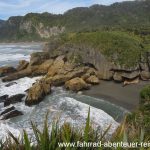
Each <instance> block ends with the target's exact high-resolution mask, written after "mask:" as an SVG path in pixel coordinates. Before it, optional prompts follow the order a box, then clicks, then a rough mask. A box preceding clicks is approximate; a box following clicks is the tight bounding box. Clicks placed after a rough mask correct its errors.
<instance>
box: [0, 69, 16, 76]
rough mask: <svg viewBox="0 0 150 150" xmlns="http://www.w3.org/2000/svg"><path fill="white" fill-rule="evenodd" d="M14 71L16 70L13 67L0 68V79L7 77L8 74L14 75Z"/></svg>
mask: <svg viewBox="0 0 150 150" xmlns="http://www.w3.org/2000/svg"><path fill="white" fill-rule="evenodd" d="M15 71H16V69H15V68H14V67H9V66H5V67H1V68H0V77H2V76H5V75H8V74H10V73H14V72H15Z"/></svg>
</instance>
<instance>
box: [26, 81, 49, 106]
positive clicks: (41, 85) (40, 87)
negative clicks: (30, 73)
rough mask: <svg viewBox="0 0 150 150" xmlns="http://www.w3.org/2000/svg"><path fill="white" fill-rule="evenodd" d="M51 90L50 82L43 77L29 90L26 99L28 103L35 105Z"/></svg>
mask: <svg viewBox="0 0 150 150" xmlns="http://www.w3.org/2000/svg"><path fill="white" fill-rule="evenodd" d="M50 92H51V85H50V83H49V82H47V81H45V80H44V79H41V80H40V81H37V82H36V83H35V84H34V85H33V86H32V87H31V88H30V89H29V90H28V95H27V98H26V100H25V103H26V105H34V104H37V103H39V102H40V101H42V100H43V98H44V97H45V96H46V95H47V94H49V93H50Z"/></svg>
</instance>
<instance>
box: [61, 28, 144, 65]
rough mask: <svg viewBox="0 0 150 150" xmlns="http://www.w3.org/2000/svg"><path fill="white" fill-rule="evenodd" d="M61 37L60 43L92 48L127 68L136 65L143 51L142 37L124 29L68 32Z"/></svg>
mask: <svg viewBox="0 0 150 150" xmlns="http://www.w3.org/2000/svg"><path fill="white" fill-rule="evenodd" d="M61 39H62V41H63V42H62V43H70V44H72V45H84V46H87V47H91V48H94V49H96V50H98V51H100V52H101V53H102V54H104V55H105V56H106V57H107V58H108V59H109V60H110V61H112V62H114V63H115V64H118V65H121V66H124V67H129V68H130V67H134V66H137V64H138V62H139V60H140V57H141V54H142V52H143V49H142V48H141V43H142V38H140V37H139V36H137V35H135V34H133V33H129V32H124V31H96V32H82V33H70V34H66V35H64V36H61Z"/></svg>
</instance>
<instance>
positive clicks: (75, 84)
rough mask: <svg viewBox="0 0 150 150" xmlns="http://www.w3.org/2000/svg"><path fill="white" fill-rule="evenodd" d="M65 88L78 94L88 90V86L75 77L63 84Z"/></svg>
mask: <svg viewBox="0 0 150 150" xmlns="http://www.w3.org/2000/svg"><path fill="white" fill-rule="evenodd" d="M65 88H66V89H69V90H71V91H75V92H78V91H80V90H87V89H89V88H90V85H89V84H87V83H86V82H85V81H84V80H83V79H82V78H79V77H76V78H74V79H71V80H69V81H67V82H66V83H65Z"/></svg>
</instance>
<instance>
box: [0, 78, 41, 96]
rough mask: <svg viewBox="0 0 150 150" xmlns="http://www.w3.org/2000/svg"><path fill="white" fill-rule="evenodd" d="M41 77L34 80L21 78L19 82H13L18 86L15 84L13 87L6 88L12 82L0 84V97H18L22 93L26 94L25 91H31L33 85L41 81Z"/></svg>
mask: <svg viewBox="0 0 150 150" xmlns="http://www.w3.org/2000/svg"><path fill="white" fill-rule="evenodd" d="M40 78H41V77H34V78H29V77H25V78H21V79H19V80H15V81H13V82H15V83H16V84H13V85H12V86H9V87H6V86H5V85H6V84H8V83H11V82H5V83H3V82H0V96H2V95H5V94H7V95H9V96H12V95H16V94H20V93H25V91H26V90H27V89H29V88H30V87H31V86H32V84H33V83H35V82H36V80H38V79H40Z"/></svg>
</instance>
